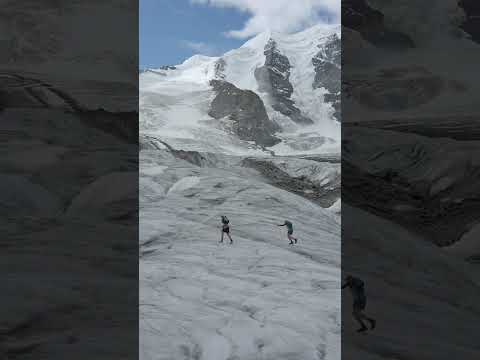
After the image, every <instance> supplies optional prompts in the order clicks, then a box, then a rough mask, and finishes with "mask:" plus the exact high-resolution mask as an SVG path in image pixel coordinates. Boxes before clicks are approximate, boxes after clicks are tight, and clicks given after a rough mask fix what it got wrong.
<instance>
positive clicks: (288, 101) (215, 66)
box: [140, 25, 340, 154]
mask: <svg viewBox="0 0 480 360" xmlns="http://www.w3.org/2000/svg"><path fill="white" fill-rule="evenodd" d="M334 34H337V35H338V36H337V37H335V36H333V35H334ZM339 38H340V26H339V25H316V26H313V27H311V28H308V29H305V30H303V31H301V32H297V33H293V34H285V33H278V32H272V31H264V32H262V33H260V34H258V35H256V36H255V37H253V38H251V39H249V40H248V41H246V42H245V43H244V44H243V45H242V46H241V47H239V48H237V49H233V50H230V51H228V52H226V53H225V54H224V55H222V56H219V57H210V56H204V55H195V56H192V57H191V58H189V59H187V60H185V61H184V62H183V63H182V64H180V65H176V66H164V67H162V68H160V69H154V70H148V71H146V72H143V73H141V75H140V102H141V105H142V106H144V109H143V110H142V111H141V113H142V115H143V116H141V126H142V123H143V124H148V125H149V128H151V129H153V128H154V127H155V122H157V123H158V125H159V128H158V132H161V133H162V134H163V136H165V135H166V134H168V135H169V136H174V137H175V138H176V136H177V135H175V133H177V134H178V136H180V137H181V138H185V136H187V135H186V133H188V136H187V138H188V139H189V143H190V145H189V146H191V144H192V138H196V139H198V137H199V136H200V135H199V134H200V133H202V134H204V132H205V131H207V132H211V134H210V135H212V136H213V134H215V136H214V138H215V139H217V140H215V141H214V142H215V145H218V144H220V143H224V142H225V141H226V142H227V143H229V144H232V143H236V141H232V138H231V136H237V137H238V136H240V135H239V133H242V134H254V133H255V132H258V133H264V135H265V136H262V139H269V141H268V143H259V142H258V140H259V138H258V137H255V138H251V139H250V138H242V137H240V139H241V140H242V141H245V140H249V141H253V142H254V143H255V144H256V145H259V146H266V147H269V146H272V145H271V144H276V145H274V146H273V147H272V149H271V150H273V151H275V152H277V153H282V154H290V153H295V154H296V153H318V152H324V151H326V147H327V148H328V151H329V152H331V151H334V152H336V151H339V138H340V124H339V122H338V120H339V102H340V62H339V53H340V41H339ZM326 49H328V51H326ZM213 80H217V81H223V82H224V83H225V85H222V84H220V83H216V86H215V87H214V86H212V84H213V82H212V81H213ZM228 84H231V86H230V85H228ZM249 92H250V93H249ZM220 93H221V95H220ZM252 93H254V94H252ZM153 95H154V96H153ZM219 96H221V101H220V98H219ZM162 99H163V100H162ZM215 99H216V101H213V100H215ZM178 106H181V109H182V110H181V111H180V110H179V108H178ZM212 106H216V107H218V108H216V109H213V108H212ZM252 106H254V107H252ZM230 107H232V108H230ZM147 108H148V109H149V110H148V112H147V111H146V109H147ZM187 108H188V109H190V110H188V111H187ZM246 110H248V111H246ZM168 111H170V113H171V116H170V115H168ZM154 113H155V114H157V115H155V116H154V117H156V118H157V119H159V118H161V119H163V120H162V121H161V122H159V121H158V120H153V119H152V114H154ZM180 113H182V119H179V118H178V116H179V115H178V114H180ZM247 113H248V114H249V115H248V116H247ZM211 114H216V116H217V118H215V117H214V118H213V119H212V116H211ZM219 114H223V115H222V117H220V118H218V116H219ZM251 116H254V117H255V116H258V119H252V118H251ZM244 121H245V123H243V122H244ZM247 123H248V126H247ZM187 124H189V125H188V126H187ZM261 124H269V126H268V127H269V129H270V130H268V131H267V132H271V133H270V134H269V135H268V134H267V133H265V131H266V129H264V128H261V129H260V128H258V129H257V128H251V126H254V127H255V126H263V125H261ZM178 126H181V127H182V128H181V129H179V128H178ZM246 126H247V130H245V129H246V128H245V127H246ZM160 128H162V130H163V131H160ZM167 128H170V129H173V128H175V129H177V130H175V131H172V132H169V131H166V129H167ZM193 128H195V130H193ZM208 129H210V130H208ZM273 129H275V131H274V132H272V131H273ZM240 130H241V131H240ZM192 131H194V132H195V134H192ZM224 132H226V133H228V134H229V135H228V136H227V137H228V138H229V140H226V138H225V134H224ZM232 132H233V133H232ZM222 133H223V134H224V135H222ZM210 135H209V136H210ZM209 136H204V135H202V137H203V138H204V139H207V138H209ZM222 138H225V140H220V139H222ZM275 138H276V139H277V140H275ZM211 140H213V138H211ZM182 144H183V140H182ZM196 145H198V144H196ZM182 146H183V145H182ZM240 146H247V147H251V146H252V144H250V143H248V145H240ZM203 148H204V145H201V146H200V149H198V148H197V150H201V149H203ZM215 148H216V150H215V151H218V147H217V146H215ZM294 149H295V150H294ZM210 150H212V149H210ZM237 150H238V149H237Z"/></svg>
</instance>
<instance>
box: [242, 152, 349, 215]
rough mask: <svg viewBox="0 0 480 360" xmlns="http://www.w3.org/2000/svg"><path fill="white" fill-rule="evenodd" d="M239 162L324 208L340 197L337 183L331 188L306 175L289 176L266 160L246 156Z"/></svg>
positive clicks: (279, 186)
mask: <svg viewBox="0 0 480 360" xmlns="http://www.w3.org/2000/svg"><path fill="white" fill-rule="evenodd" d="M241 164H242V166H245V167H249V168H253V169H255V170H257V171H258V172H260V173H261V174H262V175H263V176H265V178H267V179H268V180H269V182H270V183H271V184H272V185H273V186H275V187H278V188H280V189H283V190H286V191H289V192H292V193H294V194H297V195H300V196H303V197H304V198H307V199H309V200H311V201H313V202H315V203H317V204H319V205H320V206H322V207H324V208H326V207H330V206H332V205H333V203H334V202H335V201H336V200H337V199H338V198H339V197H340V187H339V183H338V184H337V185H336V186H333V188H332V187H331V186H321V185H320V184H318V183H317V182H315V181H313V180H312V179H309V178H308V177H307V176H298V177H294V176H291V175H290V174H288V173H287V172H286V171H284V170H282V169H281V168H280V167H279V166H277V165H276V164H274V163H273V162H271V161H268V160H260V159H255V158H246V159H244V160H243V161H242V163H241ZM329 185H331V184H329Z"/></svg>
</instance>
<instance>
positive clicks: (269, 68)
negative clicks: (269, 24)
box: [255, 39, 313, 124]
mask: <svg viewBox="0 0 480 360" xmlns="http://www.w3.org/2000/svg"><path fill="white" fill-rule="evenodd" d="M264 54H265V57H266V58H265V65H264V66H262V67H259V68H257V69H255V78H256V80H257V82H258V86H259V90H260V91H261V92H265V93H267V94H268V95H269V96H270V98H271V103H272V108H273V109H274V110H276V111H278V112H280V113H281V114H283V115H285V116H288V117H289V118H291V119H292V120H293V121H295V122H296V123H302V124H311V123H313V121H312V120H311V119H309V118H308V117H306V116H304V115H302V113H301V111H300V109H298V108H297V107H296V106H295V102H294V101H293V100H291V99H290V98H291V96H292V93H293V86H292V84H291V83H290V81H289V77H290V68H291V65H290V62H289V60H288V58H287V57H286V56H285V55H283V54H282V53H280V51H279V50H278V48H277V44H276V42H275V41H274V40H273V39H270V40H269V41H268V43H267V44H266V45H265V52H264Z"/></svg>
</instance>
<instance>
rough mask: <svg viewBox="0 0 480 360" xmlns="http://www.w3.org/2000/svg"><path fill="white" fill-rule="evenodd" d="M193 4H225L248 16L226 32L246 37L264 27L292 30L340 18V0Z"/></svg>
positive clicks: (209, 0) (199, 0)
mask: <svg viewBox="0 0 480 360" xmlns="http://www.w3.org/2000/svg"><path fill="white" fill-rule="evenodd" d="M191 2H192V3H193V4H203V5H208V6H214V7H228V8H234V9H237V10H240V11H244V12H247V13H249V14H250V15H251V16H250V18H249V19H248V20H247V22H246V23H245V24H244V27H243V28H242V29H238V30H230V31H228V32H227V33H226V35H227V36H231V37H235V38H246V37H250V36H253V35H256V34H258V33H260V32H262V31H265V30H272V31H279V32H293V31H297V30H301V29H303V28H305V27H307V26H311V25H315V24H318V23H321V22H327V21H329V22H334V23H339V22H340V11H341V10H340V6H341V5H340V0H191Z"/></svg>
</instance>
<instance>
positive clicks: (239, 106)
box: [208, 80, 280, 146]
mask: <svg viewBox="0 0 480 360" xmlns="http://www.w3.org/2000/svg"><path fill="white" fill-rule="evenodd" d="M210 85H211V86H212V87H213V90H214V91H215V92H216V96H215V98H214V99H213V101H212V103H211V105H210V110H209V113H208V114H209V115H210V116H211V117H213V118H215V119H225V120H226V121H225V125H226V127H227V128H229V129H230V130H231V131H232V132H233V133H235V134H236V135H237V136H238V137H239V138H240V139H242V140H247V141H254V142H255V143H256V144H258V145H261V146H273V145H275V144H277V143H278V142H280V140H279V139H277V138H276V137H275V136H274V135H273V134H274V133H275V132H276V131H277V130H279V127H278V125H277V124H276V123H274V122H273V121H271V120H270V119H269V118H268V115H267V111H266V110H265V105H264V104H263V101H262V99H260V97H259V96H258V95H257V94H256V93H254V92H253V91H251V90H242V89H239V88H237V87H236V86H235V85H233V84H231V83H229V82H226V81H222V80H212V81H211V82H210Z"/></svg>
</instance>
